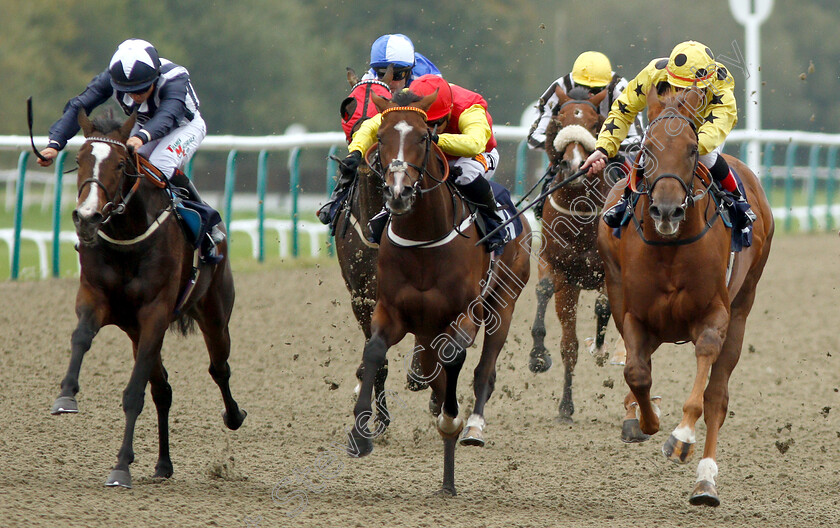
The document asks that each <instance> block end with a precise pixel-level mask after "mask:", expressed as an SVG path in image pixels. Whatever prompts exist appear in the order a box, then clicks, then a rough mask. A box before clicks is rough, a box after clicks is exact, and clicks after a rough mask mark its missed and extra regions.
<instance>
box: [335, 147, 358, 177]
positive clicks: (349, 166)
mask: <svg viewBox="0 0 840 528" xmlns="http://www.w3.org/2000/svg"><path fill="white" fill-rule="evenodd" d="M361 162H362V153H361V152H360V151H358V150H354V151H353V152H351V153H350V154H348V155H347V157H346V158H344V159H343V160H341V163H340V164H339V168H338V170H340V171H341V175H342V176H344V177H345V178H353V177H355V175H356V169H358V168H359V164H360V163H361Z"/></svg>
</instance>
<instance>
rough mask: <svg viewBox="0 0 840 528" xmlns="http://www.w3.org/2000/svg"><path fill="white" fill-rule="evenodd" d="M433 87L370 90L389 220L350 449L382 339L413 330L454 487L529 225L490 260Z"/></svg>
mask: <svg viewBox="0 0 840 528" xmlns="http://www.w3.org/2000/svg"><path fill="white" fill-rule="evenodd" d="M436 98H437V92H435V93H433V94H430V95H427V96H425V97H423V98H419V97H418V96H417V95H415V94H413V93H411V92H401V93H399V94H397V95H396V96H395V97H394V101H393V102H392V101H389V100H387V99H384V98H381V97H378V96H374V98H373V99H374V102H375V103H376V106H377V107H378V108H379V110H380V112H382V124H381V126H380V128H379V149H378V150H379V160H380V162H381V167H384V179H385V191H384V192H385V199H386V205H387V207H388V209H389V210H390V211H391V214H392V216H391V220H390V223H389V225H388V227H387V230H386V234H385V235H384V236H383V237H382V241H381V243H380V246H379V257H378V260H377V277H378V281H377V297H376V307H375V308H374V311H373V319H372V322H371V334H372V335H371V338H370V340H368V342H367V344H366V345H365V349H364V353H363V355H362V361H363V363H364V376H363V379H362V388H361V392H360V394H359V398H358V400H357V402H356V406H355V408H354V410H353V412H354V416H355V421H354V426H353V429H352V431H351V432H350V442H351V444H355V445H351V448H352V449H353V452H355V453H358V454H359V455H360V456H363V455H367V454H369V453H370V452H371V451H372V449H373V443H372V442H371V438H372V437H373V436H375V434H372V433H371V432H370V430H369V429H368V419H369V417H370V416H371V391H372V388H373V382H374V376H375V373H376V372H377V370H378V369H379V368H380V367H381V366H382V365H383V364H384V362H385V356H386V353H387V351H388V349H389V348H390V347H392V346H394V345H396V344H397V343H399V342H400V341H401V340H402V338H403V337H405V335H406V334H407V333H413V334H414V335H415V338H416V342H417V345H418V346H417V347H416V348H415V353H414V355H415V356H419V360H420V361H419V362H420V366H421V369H422V372H421V373H419V374H420V375H422V378H423V379H424V380H425V381H426V382H428V383H429V385H430V386H431V388H432V391H433V396H434V398H433V400H432V401H433V402H436V404H435V406H434V407H435V408H433V412H434V414H435V415H437V420H436V425H437V429H438V432H439V433H440V434H441V436H442V437H443V441H444V469H443V488H442V490H441V492H442V493H447V494H452V495H454V494H455V444H456V439H457V438H458V435H459V433H461V431H462V429H463V430H464V435H463V436H462V437H461V438H462V443H465V444H468V445H482V444H483V443H484V439H483V428H484V424H485V422H484V417H483V413H484V405H485V403H486V402H487V399H488V398H489V397H490V394H491V393H492V391H493V388H494V384H495V377H496V360H497V358H498V355H499V352H500V351H501V349H502V346H503V345H504V343H505V340H506V339H507V334H508V330H509V329H510V322H511V318H512V316H513V309H514V305H515V301H516V299H517V297H518V296H519V294H520V292H521V291H522V288H523V287H524V286H525V284H526V283H527V281H528V278H529V275H530V265H529V264H530V263H529V252H530V247H527V246H528V243H527V242H526V241H529V240H530V236H529V235H530V228H529V227H528V225H527V221H526V222H523V226H524V230H523V232H522V233H521V234H520V235H519V237H518V238H517V239H515V240H514V241H513V243H511V244H508V245H507V246H506V248H505V251H504V253H503V255H502V256H501V257H499V258H498V259H495V260H494V261H493V263H494V265H492V266H491V258H490V255H489V254H488V253H487V252H486V251H485V249H484V248H483V247H477V246H476V245H475V244H476V240H478V238H479V237H478V232H477V230H476V226H475V224H474V221H473V215H472V214H470V211H469V210H468V208H467V205H466V203H465V202H464V200H463V199H462V198H461V197H460V195H459V194H458V193H457V192H456V190H455V189H454V188H453V187H452V186H450V184H449V182H448V179H447V178H448V176H449V170H448V165H447V163H446V160H445V158H444V155H443V153H442V152H441V151H440V149H439V148H438V147H437V145H436V144H435V143H434V142H433V141H432V133H431V131H430V130H429V128H428V126H427V124H426V113H425V110H426V109H428V108H429V106H430V105H431V104H432V103H433V102H434V100H435V99H436ZM482 323H483V324H484V325H485V332H484V346H483V348H482V351H481V359H480V360H479V363H478V366H476V369H475V380H474V390H475V407H474V408H473V412H472V415H471V416H470V417H469V420H467V424H466V426H467V427H466V429H464V423H463V422H462V420H461V419H460V418H459V417H458V413H459V409H458V400H457V383H458V375H459V373H460V371H461V367H462V365H463V363H464V359H465V357H466V349H467V347H469V346H470V345H471V344H472V343H473V341H474V340H475V337H476V335H477V333H478V330H479V328H480V326H481V325H482Z"/></svg>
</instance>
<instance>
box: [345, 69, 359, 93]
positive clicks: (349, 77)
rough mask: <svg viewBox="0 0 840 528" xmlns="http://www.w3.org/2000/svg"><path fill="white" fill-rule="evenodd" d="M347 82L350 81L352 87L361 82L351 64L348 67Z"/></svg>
mask: <svg viewBox="0 0 840 528" xmlns="http://www.w3.org/2000/svg"><path fill="white" fill-rule="evenodd" d="M347 82H348V83H350V87H351V88H352V87H353V86H356V85H357V84H359V76H358V75H356V70H354V69H353V68H351V67H350V66H348V67H347Z"/></svg>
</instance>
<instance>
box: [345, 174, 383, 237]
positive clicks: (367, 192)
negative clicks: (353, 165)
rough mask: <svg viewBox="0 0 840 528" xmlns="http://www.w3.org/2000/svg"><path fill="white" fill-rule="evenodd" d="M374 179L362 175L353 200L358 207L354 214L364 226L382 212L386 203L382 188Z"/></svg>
mask: <svg viewBox="0 0 840 528" xmlns="http://www.w3.org/2000/svg"><path fill="white" fill-rule="evenodd" d="M372 179H373V178H371V176H370V175H360V177H359V179H358V184H357V185H358V187H357V189H356V191H357V192H356V196H355V197H354V199H353V201H354V202H355V204H353V205H356V207H354V209H355V210H354V211H353V214H354V216H356V217H357V219H358V220H359V222H360V223H362V224H363V225H364V224H367V222H368V220H370V219H371V218H372V217H373V216H374V215H376V213H378V212H379V211H381V210H382V204H383V203H384V199H383V197H382V186H381V185H378V184H376V183H375V182H373V181H372Z"/></svg>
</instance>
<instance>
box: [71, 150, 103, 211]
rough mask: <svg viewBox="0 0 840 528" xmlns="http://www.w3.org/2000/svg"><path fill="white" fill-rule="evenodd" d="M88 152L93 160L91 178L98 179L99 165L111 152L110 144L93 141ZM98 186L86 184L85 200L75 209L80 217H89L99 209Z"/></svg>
mask: <svg viewBox="0 0 840 528" xmlns="http://www.w3.org/2000/svg"><path fill="white" fill-rule="evenodd" d="M90 153H91V154H92V155H93V158H94V159H95V161H94V162H93V174H92V175H91V179H93V180H96V181H97V182H98V181H99V166H100V165H101V164H102V162H103V161H105V160H106V159H107V158H108V156H109V155H110V154H111V146H110V145H108V144H107V143H101V142H94V143H93V144H92V145H91V150H90ZM98 187H99V186H98V185H96V184H92V185H88V195H87V198H85V201H84V202H82V204H81V205H80V206H79V207H78V208H77V209H76V210H77V211H78V213H79V216H80V217H81V218H90V217H91V216H93V214H94V213H96V212H97V211H98V210H99V188H98Z"/></svg>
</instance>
